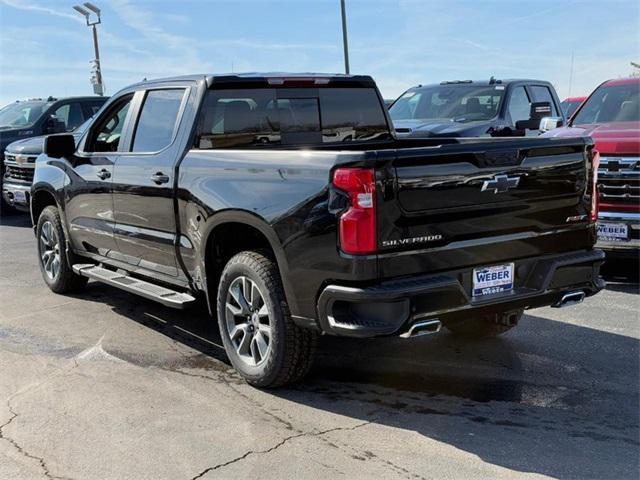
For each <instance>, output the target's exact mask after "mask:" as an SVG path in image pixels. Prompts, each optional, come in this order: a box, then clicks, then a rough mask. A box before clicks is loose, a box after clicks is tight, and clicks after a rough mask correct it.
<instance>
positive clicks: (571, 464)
mask: <svg viewBox="0 0 640 480" xmlns="http://www.w3.org/2000/svg"><path fill="white" fill-rule="evenodd" d="M629 288H634V287H633V286H631V287H629ZM80 297H81V298H83V299H85V300H89V301H92V300H93V301H100V302H106V303H109V304H110V305H111V307H112V308H113V310H114V311H115V312H116V313H118V314H121V315H124V316H125V317H127V318H130V319H132V320H134V321H136V322H138V323H140V324H143V325H145V326H147V327H150V328H152V329H154V330H156V331H158V332H160V333H162V334H163V335H166V336H168V337H170V338H171V339H173V340H175V341H177V342H179V343H182V344H184V345H187V346H189V347H191V348H193V349H195V350H197V351H198V352H200V354H198V355H196V356H195V357H193V358H192V360H191V361H189V362H187V363H185V364H184V366H183V367H182V368H189V369H193V368H196V369H203V370H209V369H211V370H216V371H217V372H218V373H220V372H222V374H224V375H229V376H231V375H232V374H230V373H228V370H229V368H230V367H229V365H228V362H227V359H226V355H225V354H224V350H223V348H222V346H221V340H220V337H219V335H218V333H217V328H216V327H215V325H216V324H215V320H213V319H212V318H211V317H210V316H209V315H208V313H207V311H206V309H205V308H204V306H202V305H199V306H197V307H193V308H192V309H190V310H188V311H185V312H176V311H173V310H169V309H166V308H163V307H162V306H159V305H156V304H154V303H152V302H148V301H145V300H136V301H135V302H133V301H132V299H133V297H132V296H130V295H128V294H126V293H123V292H119V291H117V290H115V289H111V288H109V287H105V286H102V285H99V286H97V287H96V286H95V285H94V284H90V285H89V288H88V290H87V292H85V293H84V294H82V295H81V296H80ZM116 353H122V352H116ZM129 356H130V358H128V360H130V361H132V362H134V363H136V362H137V363H139V364H142V365H143V366H159V367H161V368H165V367H166V368H168V369H180V368H181V366H180V364H179V363H176V362H175V361H172V364H171V365H163V362H164V360H163V359H162V358H159V359H148V358H147V359H140V358H138V359H136V358H135V353H131V352H129ZM638 392H640V342H639V341H638V340H637V339H634V338H632V337H627V336H623V335H618V334H614V333H608V332H605V331H602V330H597V329H592V328H587V327H584V326H578V325H574V324H569V323H566V322H559V321H554V320H551V319H548V318H543V317H540V316H532V315H527V316H525V317H524V318H523V320H522V321H521V324H520V325H519V326H518V327H517V328H516V329H515V330H513V331H511V332H509V333H507V334H506V335H505V336H504V337H502V338H497V339H488V340H481V341H463V340H459V339H457V338H455V337H453V336H452V335H450V334H448V333H446V332H442V333H440V334H437V335H433V336H429V337H421V338H415V339H410V340H403V339H399V338H385V339H375V340H351V339H342V338H334V337H323V338H322V339H321V342H320V346H319V351H318V356H317V359H316V362H315V365H314V368H313V369H312V372H311V374H310V376H309V377H308V378H307V379H306V380H305V381H304V382H303V383H300V384H298V385H296V386H294V387H291V388H287V389H279V390H270V391H267V394H269V395H272V396H274V397H279V398H282V399H284V400H287V401H289V402H295V403H297V404H299V405H305V406H308V407H311V408H314V409H319V410H322V411H325V412H330V413H335V414H338V415H342V416H345V417H348V418H352V419H358V420H362V421H365V422H370V423H372V424H378V425H386V426H389V427H394V428H398V429H402V430H406V431H411V432H414V433H416V434H418V435H419V436H420V437H417V438H416V441H415V445H406V446H398V448H401V449H402V450H404V451H406V452H407V455H420V454H424V453H425V452H424V451H421V450H420V449H421V443H420V442H421V438H422V437H425V438H426V439H432V440H436V441H438V442H442V443H445V444H448V445H451V446H454V447H456V448H457V449H461V450H463V451H466V452H469V453H471V454H473V455H477V456H478V457H480V458H481V459H482V460H483V461H484V462H488V463H491V464H494V465H498V466H502V467H506V468H509V469H512V470H515V471H518V472H534V473H540V474H544V475H550V476H553V477H559V478H587V477H589V478H637V473H638V471H639V468H640V464H639V457H638V455H637V452H638V447H639V446H640V441H639V432H640V430H639V419H638V411H639V408H640V402H639V394H638ZM291 421H292V423H295V419H294V418H291ZM402 438H406V437H402ZM429 445H434V444H433V443H432V442H431V443H429ZM436 445H437V444H436ZM377 452H379V447H378V446H377V445H376V444H368V445H365V444H363V445H362V450H361V451H358V452H353V455H352V456H353V458H355V459H358V460H362V461H373V460H375V458H376V453H377ZM433 454H435V453H433V452H431V453H429V455H433ZM412 474H417V475H418V477H419V476H420V472H411V473H410V474H408V475H409V476H411V475H412Z"/></svg>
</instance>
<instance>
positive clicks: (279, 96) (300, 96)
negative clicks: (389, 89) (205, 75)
mask: <svg viewBox="0 0 640 480" xmlns="http://www.w3.org/2000/svg"><path fill="white" fill-rule="evenodd" d="M389 138H391V136H390V133H389V126H388V125H387V120H386V116H385V114H384V110H383V107H382V104H381V102H380V99H379V98H378V95H377V92H376V90H375V89H374V88H367V87H347V88H304V87H298V88H247V89H221V90H209V91H208V92H207V97H206V98H205V101H204V105H203V109H202V111H201V114H200V119H199V124H198V134H197V137H196V142H195V147H196V148H200V149H212V148H238V147H244V148H254V147H268V146H276V145H280V146H295V145H311V144H337V143H342V142H368V141H381V140H387V139H389Z"/></svg>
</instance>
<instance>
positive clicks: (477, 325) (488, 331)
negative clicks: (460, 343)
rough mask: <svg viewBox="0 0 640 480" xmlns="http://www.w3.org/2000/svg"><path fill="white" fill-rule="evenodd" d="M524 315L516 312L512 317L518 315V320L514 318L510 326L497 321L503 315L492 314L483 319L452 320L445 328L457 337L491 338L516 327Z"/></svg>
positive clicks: (445, 324)
mask: <svg viewBox="0 0 640 480" xmlns="http://www.w3.org/2000/svg"><path fill="white" fill-rule="evenodd" d="M522 314H523V312H522V311H519V312H514V313H513V314H512V315H516V316H517V318H515V319H513V318H512V319H511V321H510V322H509V323H508V324H507V323H500V322H498V321H497V319H498V318H501V317H502V314H491V315H485V316H482V317H475V318H474V317H472V318H464V319H457V320H451V321H449V322H445V323H444V326H445V328H446V329H447V330H449V331H450V332H451V333H453V334H454V335H455V336H457V337H461V338H469V339H474V338H491V337H497V336H498V335H502V334H503V333H505V332H508V331H509V330H511V329H512V328H513V327H515V326H516V324H517V323H518V321H519V320H520V318H521V317H522Z"/></svg>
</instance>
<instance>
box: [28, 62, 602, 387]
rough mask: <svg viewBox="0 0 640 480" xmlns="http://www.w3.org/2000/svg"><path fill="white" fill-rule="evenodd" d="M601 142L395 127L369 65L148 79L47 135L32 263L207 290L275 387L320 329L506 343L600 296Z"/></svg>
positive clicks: (75, 285)
mask: <svg viewBox="0 0 640 480" xmlns="http://www.w3.org/2000/svg"><path fill="white" fill-rule="evenodd" d="M345 129H348V130H350V131H351V132H352V133H351V134H350V135H349V137H348V138H347V136H345V135H342V134H337V132H343V131H345ZM592 147H593V145H592V142H591V140H590V139H589V138H588V137H584V138H583V137H579V138H567V139H556V138H553V139H541V138H521V139H492V138H487V139H461V138H457V139H442V138H441V139H397V138H395V135H394V133H393V128H392V124H391V119H390V117H389V115H388V112H387V110H386V109H385V107H384V103H383V99H382V97H381V96H380V93H379V92H378V90H377V88H376V86H375V83H374V82H373V80H372V79H371V78H370V77H368V76H357V75H356V76H349V75H321V74H314V75H310V74H306V75H302V74H298V75H293V74H243V75H212V76H203V75H202V76H186V77H176V78H170V79H164V80H157V81H145V82H143V83H139V84H136V85H133V86H131V87H128V88H125V89H124V90H122V91H120V92H119V93H118V94H116V95H114V96H113V97H112V98H111V99H110V101H109V103H108V104H106V105H105V108H104V109H103V110H102V111H101V112H100V113H99V114H98V115H97V116H96V118H95V119H94V120H93V122H92V124H91V126H90V127H89V128H88V130H87V131H86V133H85V134H84V135H83V136H82V138H81V139H80V140H79V141H78V142H76V141H75V140H74V137H73V136H71V135H64V134H63V135H51V136H49V137H47V138H46V140H45V154H44V155H41V156H40V157H38V160H37V162H36V170H35V178H34V182H33V187H32V190H31V193H32V200H31V215H32V219H33V222H34V225H35V227H34V230H35V234H36V238H37V245H38V259H39V265H40V269H41V271H42V277H43V279H44V282H45V283H46V284H47V285H48V286H49V288H50V289H51V290H53V291H54V292H57V293H67V292H72V291H74V290H77V289H80V288H82V287H83V286H84V285H85V284H86V282H87V279H93V280H97V281H100V282H104V283H106V284H109V285H112V286H114V287H117V288H120V289H123V290H126V291H128V292H132V293H134V294H137V295H140V296H142V297H146V298H148V299H151V300H155V301H158V302H160V303H162V304H164V305H166V306H168V307H174V308H184V307H186V306H188V305H189V304H191V303H193V302H194V301H196V299H197V298H198V297H204V298H205V299H206V301H207V303H208V305H209V309H210V311H211V313H212V316H213V317H214V318H217V324H218V327H219V329H220V334H221V337H222V341H223V344H224V347H225V350H226V352H227V355H228V357H229V360H230V362H231V363H232V365H233V366H234V367H235V369H236V370H237V371H238V372H239V373H240V374H241V375H242V376H243V377H244V378H245V379H246V380H247V381H248V382H249V383H250V384H252V385H255V386H259V387H275V386H279V385H284V384H287V383H291V382H294V381H296V380H298V379H300V378H302V377H303V376H304V375H305V374H306V372H307V371H308V369H309V368H310V366H311V364H312V359H313V354H314V349H315V345H316V341H317V337H318V335H319V334H322V333H325V334H333V335H344V336H352V337H376V336H385V335H387V336H388V335H397V336H400V337H404V338H411V337H416V336H420V335H425V334H429V333H435V332H438V331H439V330H440V328H441V326H444V327H446V328H447V329H448V330H450V331H451V332H454V333H455V334H459V335H464V336H470V337H482V336H490V335H498V334H500V333H503V332H505V331H507V330H509V329H510V328H512V327H513V326H515V325H516V323H517V322H518V320H519V319H520V317H521V315H522V313H523V311H524V310H525V309H529V308H535V307H541V306H548V305H555V306H566V305H570V304H572V303H577V302H580V301H582V299H583V298H584V297H585V296H590V295H593V294H595V293H597V292H598V291H599V290H600V289H601V288H602V287H603V282H602V280H601V279H600V277H599V268H600V265H601V264H602V262H603V260H604V255H603V253H602V252H601V251H600V250H595V249H594V244H595V241H596V228H595V219H596V215H597V212H596V206H597V204H596V203H595V197H594V192H595V183H594V182H595V179H596V176H595V172H594V171H593V168H592V161H593V158H592V157H593V155H594V152H593V150H592Z"/></svg>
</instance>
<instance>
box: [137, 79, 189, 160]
mask: <svg viewBox="0 0 640 480" xmlns="http://www.w3.org/2000/svg"><path fill="white" fill-rule="evenodd" d="M184 92H185V90H184V89H183V88H173V89H166V90H150V91H148V92H147V95H146V96H145V99H144V103H143V104H142V110H141V112H140V116H139V118H138V124H137V126H136V130H135V134H134V137H133V146H132V148H131V151H133V152H159V151H160V150H162V149H164V148H165V147H167V146H169V145H170V144H171V142H172V141H173V135H174V132H175V130H176V127H177V123H178V122H177V120H178V113H179V111H180V105H182V99H183V97H184Z"/></svg>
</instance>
